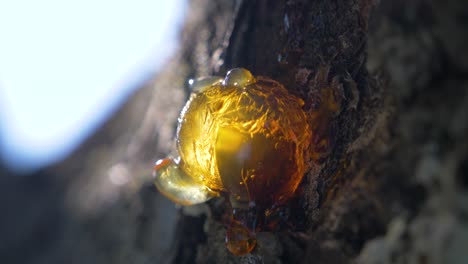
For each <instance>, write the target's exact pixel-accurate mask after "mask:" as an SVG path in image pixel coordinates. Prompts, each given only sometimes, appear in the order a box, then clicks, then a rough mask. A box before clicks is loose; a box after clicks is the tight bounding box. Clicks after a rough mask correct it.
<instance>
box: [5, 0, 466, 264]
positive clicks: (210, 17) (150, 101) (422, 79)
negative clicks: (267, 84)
mask: <svg viewBox="0 0 468 264" xmlns="http://www.w3.org/2000/svg"><path fill="white" fill-rule="evenodd" d="M189 10H190V11H189V12H188V13H187V21H186V24H185V26H184V29H183V32H182V34H181V43H182V46H181V48H180V51H179V53H178V54H177V56H175V57H174V58H173V59H172V60H171V62H169V63H168V64H167V67H166V68H165V69H164V70H163V71H162V72H160V73H159V74H158V76H157V77H155V79H154V80H153V81H152V82H150V83H148V84H147V85H146V86H145V87H142V88H141V89H140V90H138V91H137V92H136V93H135V94H134V95H133V96H132V97H131V98H129V100H128V102H127V103H126V104H125V105H124V106H123V107H122V108H121V109H120V111H118V112H117V113H116V114H115V115H114V116H113V118H112V119H110V120H109V121H108V122H107V123H106V124H105V125H104V126H103V127H102V128H100V129H99V131H97V132H96V133H95V134H94V135H93V136H92V137H91V138H90V139H88V140H87V141H86V142H85V143H84V144H83V145H82V146H81V147H80V148H79V149H78V150H77V151H75V152H74V153H72V154H71V155H70V156H69V157H68V158H66V159H65V160H63V161H61V162H59V163H57V164H55V165H52V166H50V167H47V168H44V169H43V170H41V171H38V172H36V173H34V174H33V175H29V176H22V177H17V176H16V175H14V174H13V173H11V172H8V170H7V169H6V168H3V167H1V166H0V173H1V174H0V198H1V202H0V210H1V212H2V217H0V236H1V241H0V259H1V260H2V261H1V262H2V263H308V262H311V263H468V253H467V251H466V245H467V244H468V137H467V135H468V75H467V74H468V49H467V48H466V47H467V46H468V34H467V32H466V28H467V26H468V4H466V2H463V1H456V0H445V1H439V0H413V1H402V0H392V1H390V0H382V1H377V0H313V1H307V0H303V1H300V0H289V1H267V0H257V1H231V0H224V1H210V0H192V1H191V3H190V7H189ZM239 66H242V67H245V68H248V69H249V70H251V71H252V72H253V73H254V74H255V75H265V76H269V77H271V78H273V79H276V80H278V81H280V82H281V83H283V84H284V85H285V86H286V87H287V88H288V89H289V90H290V92H291V93H293V94H296V95H298V96H300V97H302V98H303V99H304V100H305V101H306V102H312V103H313V102H316V101H317V98H319V97H317V96H318V91H319V90H320V89H335V92H338V93H339V95H340V98H341V99H340V103H341V111H340V112H339V114H338V115H336V116H335V117H333V118H332V119H330V122H329V126H330V129H329V130H326V132H327V135H328V136H329V139H330V141H329V142H330V143H329V148H328V152H327V155H326V156H325V157H323V158H322V159H321V160H320V162H311V164H310V165H311V168H312V169H311V171H310V172H309V173H308V174H307V175H306V176H305V177H304V181H303V183H302V185H301V187H300V190H298V197H297V199H296V200H295V201H294V202H293V204H294V206H293V207H292V209H291V210H292V213H291V215H292V216H294V217H292V219H291V220H290V221H291V226H293V227H291V228H289V229H286V230H280V231H277V232H264V233H260V234H259V235H258V246H257V248H256V249H255V250H254V252H253V253H252V254H249V255H247V256H243V257H236V256H233V255H231V254H229V253H228V252H227V250H226V249H225V247H224V232H225V228H224V226H223V224H222V223H221V221H220V218H221V217H222V216H221V215H222V211H223V202H222V201H221V200H213V201H210V202H209V203H207V204H204V205H200V206H192V207H186V208H179V207H175V206H174V205H173V204H172V203H171V202H169V201H167V200H166V199H165V198H163V197H161V196H160V195H159V194H158V193H157V191H156V190H155V189H154V187H153V186H152V185H151V176H150V174H151V168H152V164H153V162H154V160H156V159H157V158H161V157H163V156H165V155H167V154H168V153H170V152H171V150H173V149H174V146H173V135H174V129H175V125H176V118H177V115H178V112H179V110H180V108H181V107H182V105H183V103H184V100H185V99H186V98H187V96H188V90H187V87H186V80H187V79H189V78H191V77H197V76H206V75H212V74H218V73H219V74H223V73H224V72H225V71H226V70H227V69H230V68H233V67H239ZM325 73H327V74H325ZM318 101H319V102H318V103H320V100H318Z"/></svg>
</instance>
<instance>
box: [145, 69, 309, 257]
mask: <svg viewBox="0 0 468 264" xmlns="http://www.w3.org/2000/svg"><path fill="white" fill-rule="evenodd" d="M191 85H192V89H193V90H194V91H193V93H192V95H191V97H190V99H189V100H188V102H187V103H186V105H185V107H184V108H183V110H182V112H181V114H180V117H179V122H178V128H177V138H176V142H177V150H178V157H176V158H168V159H163V160H159V161H158V162H157V163H156V165H155V170H154V176H155V180H154V182H155V185H156V186H157V188H158V189H159V191H160V192H161V193H163V194H164V195H166V196H167V197H169V198H170V199H171V200H173V201H174V202H176V203H179V204H183V205H190V204H196V203H202V202H205V201H207V200H208V199H210V198H212V197H215V196H219V195H225V196H226V197H227V198H228V201H229V203H230V205H231V206H232V222H231V223H230V224H229V227H228V231H227V236H226V243H227V248H228V249H229V250H230V251H231V252H232V253H234V254H236V255H242V254H246V253H248V252H250V251H251V250H252V249H253V248H254V247H255V232H257V231H258V230H261V226H259V225H258V221H257V219H255V218H257V217H265V212H267V211H268V210H270V209H271V208H276V207H278V206H280V205H283V204H285V203H286V202H287V201H288V200H289V199H290V198H291V197H292V196H293V195H294V192H295V191H296V189H297V187H298V185H299V183H300V182H301V180H302V178H303V175H304V173H305V163H306V158H307V157H306V155H307V154H306V153H307V148H308V146H309V143H310V139H311V135H310V129H309V126H308V121H307V116H306V114H305V112H304V111H303V109H302V106H303V104H304V102H303V101H302V100H301V99H299V98H297V97H295V96H293V95H291V94H289V93H288V91H287V90H286V89H285V88H284V87H283V86H282V85H281V84H280V83H278V82H276V81H273V80H271V79H268V78H264V77H257V78H255V77H254V76H253V75H252V74H251V73H250V72H249V71H247V70H245V69H241V68H237V69H233V70H231V71H229V72H228V73H227V75H226V77H225V78H224V79H223V78H218V77H210V78H205V79H202V80H198V81H191ZM252 212H253V213H252Z"/></svg>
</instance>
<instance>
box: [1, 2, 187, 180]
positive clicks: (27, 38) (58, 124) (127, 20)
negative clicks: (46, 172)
mask: <svg viewBox="0 0 468 264" xmlns="http://www.w3.org/2000/svg"><path fill="white" fill-rule="evenodd" d="M185 9H186V3H185V1H184V0H175V1H152V0H136V1H110V0H104V1H91V0H83V1H60V0H45V1H32V0H29V1H28V0H25V1H1V2H0V154H1V155H0V156H1V159H2V160H3V162H4V163H6V165H7V166H8V167H9V168H10V169H11V170H14V171H15V172H16V173H20V174H21V173H28V172H31V171H33V170H36V169H38V168H40V167H43V166H46V165H47V164H50V163H51V162H55V161H58V160H60V159H62V158H64V157H65V156H66V155H67V154H69V153H71V151H73V150H74V149H75V148H76V147H77V146H78V145H79V144H80V143H81V142H83V141H84V140H85V138H86V137H87V136H89V135H90V134H91V133H92V132H93V131H94V130H95V129H96V128H97V127H98V126H99V125H100V124H102V123H103V122H104V120H105V119H106V118H108V117H109V116H110V114H111V113H112V112H113V111H114V110H116V109H117V108H118V106H119V105H120V104H121V103H123V102H124V101H125V99H126V98H127V97H128V96H129V95H130V94H132V93H133V92H135V89H136V88H138V87H141V86H142V84H144V83H145V82H147V81H148V79H150V78H152V77H153V76H154V74H155V73H156V72H157V71H159V70H160V69H161V67H163V65H164V62H165V60H167V59H168V58H169V57H170V56H171V55H172V54H173V52H174V51H175V49H176V47H177V44H178V40H177V36H178V34H179V29H180V26H181V24H182V20H183V18H184V12H185V11H186V10H185Z"/></svg>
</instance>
